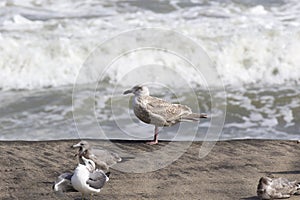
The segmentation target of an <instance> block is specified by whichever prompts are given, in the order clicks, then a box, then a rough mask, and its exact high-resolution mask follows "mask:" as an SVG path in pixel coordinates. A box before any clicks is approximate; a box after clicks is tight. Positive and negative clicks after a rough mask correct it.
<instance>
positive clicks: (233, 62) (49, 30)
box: [0, 0, 300, 90]
mask: <svg viewBox="0 0 300 200" xmlns="http://www.w3.org/2000/svg"><path fill="white" fill-rule="evenodd" d="M247 2H248V3H247ZM272 2H273V3H270V2H269V1H257V2H256V1H254V2H253V1H251V2H250V1H225V2H219V1H210V2H209V3H208V2H206V1H203V2H200V3H199V2H198V3H195V2H193V1H191V2H187V3H185V4H184V3H180V2H177V1H163V3H162V4H161V5H160V6H157V7H153V5H150V4H147V3H146V2H144V4H141V3H139V1H130V2H122V1H112V2H90V3H80V2H79V1H66V2H65V1H64V2H57V3H49V2H48V1H31V2H27V3H26V2H25V3H24V2H23V1H12V0H11V1H6V2H5V1H4V2H2V4H3V7H2V8H0V30H1V33H0V49H1V53H0V57H1V59H0V72H1V73H0V88H1V89H2V90H12V89H27V90H31V89H38V88H45V87H58V86H62V85H72V84H74V83H75V82H76V77H77V75H78V73H79V71H80V69H81V67H82V65H83V64H84V62H85V60H86V58H87V57H88V56H89V54H90V53H91V52H92V51H93V50H94V49H95V48H96V47H97V45H99V44H100V43H101V42H103V41H104V40H106V39H108V38H111V37H113V36H115V35H117V34H119V33H120V32H123V31H124V30H132V29H135V28H143V27H163V28H168V29H170V30H175V31H178V32H181V33H183V34H184V35H186V36H188V37H190V38H192V39H194V40H195V41H196V42H197V43H198V44H199V45H200V46H202V47H203V48H204V49H205V50H206V53H207V54H208V55H209V56H210V57H211V59H212V61H213V62H214V63H215V65H216V69H217V71H218V73H219V74H220V76H221V78H222V80H223V82H224V83H225V84H226V85H230V86H233V87H234V86H238V87H240V86H241V85H249V84H254V85H258V84H259V85H261V84H262V85H273V84H299V81H300V68H299V66H298V65H299V63H300V58H299V56H298V52H299V51H300V32H299V26H300V19H299V18H300V17H299V16H300V13H299V7H300V3H299V2H298V1H279V0H278V1H272ZM162 42H164V41H163V38H162ZM174 42H175V41H174ZM120 46H122V45H120ZM114 48H116V46H112V47H111V49H104V50H103V54H107V53H109V52H110V51H113V49H114ZM147 56H148V55H141V56H139V57H134V59H135V64H136V65H140V66H143V65H144V62H145V60H147ZM157 59H158V62H160V63H162V65H163V64H165V63H169V62H168V61H166V62H164V61H162V62H161V61H160V60H161V58H159V56H158V57H157ZM122 62H123V63H122V64H123V65H126V59H123V60H122ZM128 63H131V62H128ZM171 65H172V66H170V67H171V68H172V69H174V70H175V71H178V70H177V69H178V68H180V65H181V63H180V62H177V63H176V62H173V63H172V64H171ZM161 70H162V71H161V72H160V73H166V74H169V70H168V69H166V71H163V70H164V69H161ZM184 70H187V71H188V70H189V69H184ZM179 71H180V70H179ZM147 73H148V72H146V74H145V76H148V75H149V76H150V75H151V74H150V73H151V72H149V74H147ZM189 74H191V75H189ZM108 76H109V79H111V80H114V79H116V78H117V77H116V76H120V74H118V73H110V74H109V75H108ZM185 79H186V80H187V81H194V78H193V73H186V75H185ZM90 80H91V77H89V76H88V75H87V76H86V78H85V80H82V83H89V82H90ZM128 81H129V82H128V83H127V84H129V83H130V84H132V80H128ZM125 84H126V83H125Z"/></svg>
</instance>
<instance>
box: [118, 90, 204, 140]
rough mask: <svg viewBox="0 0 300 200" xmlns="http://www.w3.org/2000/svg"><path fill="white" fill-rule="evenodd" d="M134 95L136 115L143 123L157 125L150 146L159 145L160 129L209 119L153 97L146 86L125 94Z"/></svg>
mask: <svg viewBox="0 0 300 200" xmlns="http://www.w3.org/2000/svg"><path fill="white" fill-rule="evenodd" d="M129 93H133V94H134V95H135V96H134V98H133V102H132V104H133V110H134V114H135V115H136V116H137V118H139V119H140V120H141V121H143V122H145V123H147V124H153V125H155V129H154V139H153V141H151V142H149V144H157V143H158V127H160V126H172V125H174V124H177V123H179V122H183V121H199V120H200V118H207V115H206V114H197V113H193V112H192V110H191V108H189V107H188V106H186V105H181V104H172V103H169V102H167V101H164V100H162V99H159V98H156V97H152V96H150V94H149V90H148V88H147V87H146V86H140V85H137V86H134V87H133V88H132V89H130V90H126V91H125V92H124V93H123V94H129Z"/></svg>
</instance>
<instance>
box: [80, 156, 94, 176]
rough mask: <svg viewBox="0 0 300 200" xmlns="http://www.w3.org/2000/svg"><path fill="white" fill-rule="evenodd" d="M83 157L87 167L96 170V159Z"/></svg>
mask: <svg viewBox="0 0 300 200" xmlns="http://www.w3.org/2000/svg"><path fill="white" fill-rule="evenodd" d="M81 158H82V160H83V162H84V165H85V167H86V168H87V169H88V170H89V172H93V171H95V170H96V164H95V162H94V161H92V160H90V159H87V158H85V157H84V156H82V157H81Z"/></svg>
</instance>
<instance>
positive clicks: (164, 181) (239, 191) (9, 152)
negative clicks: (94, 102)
mask: <svg viewBox="0 0 300 200" xmlns="http://www.w3.org/2000/svg"><path fill="white" fill-rule="evenodd" d="M76 142H78V141H75V140H73V141H50V142H0V150H1V154H0V159H1V162H0V163H1V164H0V165H1V166H0V176H1V182H0V199H2V200H5V199H6V200H8V199H9V200H11V199H39V200H48V199H49V200H50V199H80V197H81V195H80V194H79V193H68V194H65V195H64V196H57V195H56V194H54V192H53V191H52V188H51V187H52V182H53V181H54V180H55V179H56V177H57V176H58V175H59V174H60V173H62V172H66V171H72V170H73V169H74V168H75V167H76V165H77V160H76V159H75V158H74V153H75V150H74V149H71V148H70V146H71V145H72V144H74V143H76ZM98 143H99V144H100V145H101V146H104V147H105V146H108V145H110V143H109V142H105V141H99V142H98ZM114 144H115V145H118V146H119V147H121V148H124V149H126V150H127V151H136V152H139V151H152V150H157V149H160V148H162V147H163V146H165V145H167V144H168V143H167V142H161V143H160V144H159V145H158V146H148V145H146V144H144V143H143V142H124V141H118V142H117V141H116V142H114ZM201 144H202V143H201V142H194V143H193V144H192V145H191V146H190V148H189V149H188V150H187V151H186V152H185V153H184V154H183V155H182V156H181V157H180V158H179V159H178V160H176V161H175V162H173V163H172V164H171V165H169V166H167V167H165V168H162V169H160V170H158V171H155V172H150V173H141V174H136V173H125V172H121V171H117V170H114V169H111V177H110V181H109V182H108V183H107V184H106V185H105V187H104V188H103V190H102V191H101V193H100V194H97V195H95V196H94V198H93V199H103V200H109V199H110V200H111V199H120V200H124V199H164V200H165V199H172V200H173V199H203V200H210V199H212V200H222V199H224V200H225V199H226V200H227V199H228V200H234V199H248V200H251V199H253V200H255V199H257V198H256V197H255V196H256V187H257V184H258V180H259V178H260V177H261V176H265V175H267V174H269V173H271V174H273V175H274V176H275V177H280V176H283V177H286V178H289V179H296V180H300V155H299V153H300V144H297V142H295V141H265V140H242V141H227V142H218V143H217V144H216V146H215V147H214V148H213V150H212V151H211V153H210V154H209V155H208V156H207V157H205V158H204V159H199V158H198V153H199V148H200V146H201ZM125 162H126V160H125ZM290 199H293V200H294V199H300V196H294V197H292V198H290Z"/></svg>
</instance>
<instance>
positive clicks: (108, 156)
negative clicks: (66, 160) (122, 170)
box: [72, 141, 122, 172]
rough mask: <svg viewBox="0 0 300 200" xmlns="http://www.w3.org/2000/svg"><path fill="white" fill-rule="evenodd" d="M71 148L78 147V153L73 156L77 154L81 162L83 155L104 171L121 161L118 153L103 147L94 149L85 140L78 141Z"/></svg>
mask: <svg viewBox="0 0 300 200" xmlns="http://www.w3.org/2000/svg"><path fill="white" fill-rule="evenodd" d="M72 148H79V150H78V153H77V154H76V155H75V156H78V158H79V161H80V162H81V163H83V161H82V159H81V157H83V156H84V157H86V158H88V159H91V160H92V161H94V163H95V164H96V166H97V168H99V169H101V170H103V171H105V172H107V171H108V170H109V167H111V166H113V165H114V164H116V163H117V162H121V161H122V158H121V157H120V156H119V155H118V154H116V153H113V152H109V151H106V150H103V149H94V148H92V147H91V146H90V144H89V143H88V142H87V141H80V142H79V143H77V144H74V145H72Z"/></svg>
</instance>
